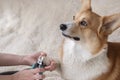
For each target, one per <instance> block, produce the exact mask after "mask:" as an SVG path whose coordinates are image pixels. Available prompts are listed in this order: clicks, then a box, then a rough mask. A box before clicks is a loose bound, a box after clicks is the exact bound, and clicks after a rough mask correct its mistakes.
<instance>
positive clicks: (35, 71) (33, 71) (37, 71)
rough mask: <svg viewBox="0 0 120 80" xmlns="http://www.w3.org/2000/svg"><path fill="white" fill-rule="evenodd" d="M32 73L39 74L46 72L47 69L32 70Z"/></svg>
mask: <svg viewBox="0 0 120 80" xmlns="http://www.w3.org/2000/svg"><path fill="white" fill-rule="evenodd" d="M31 72H32V73H33V74H36V73H39V72H45V69H43V68H36V69H31Z"/></svg>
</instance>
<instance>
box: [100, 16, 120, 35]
mask: <svg viewBox="0 0 120 80" xmlns="http://www.w3.org/2000/svg"><path fill="white" fill-rule="evenodd" d="M119 27H120V14H115V15H111V16H105V17H103V19H102V25H101V27H100V30H99V33H101V32H102V33H103V34H104V35H107V36H108V35H109V34H111V33H112V32H113V31H115V30H116V29H118V28H119Z"/></svg>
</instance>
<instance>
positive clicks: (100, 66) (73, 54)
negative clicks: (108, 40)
mask: <svg viewBox="0 0 120 80" xmlns="http://www.w3.org/2000/svg"><path fill="white" fill-rule="evenodd" d="M106 53H107V49H106V50H104V51H102V54H100V55H99V56H96V57H94V58H92V55H91V53H89V51H85V49H83V48H82V47H81V46H79V45H77V44H76V43H75V42H74V41H71V40H66V41H65V45H64V55H63V63H62V66H61V67H62V75H63V77H64V78H65V80H93V79H94V78H96V77H98V76H100V75H101V74H102V73H105V72H107V71H108V67H109V60H108V58H107V56H106Z"/></svg>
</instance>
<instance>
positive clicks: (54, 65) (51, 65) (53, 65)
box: [45, 60, 57, 71]
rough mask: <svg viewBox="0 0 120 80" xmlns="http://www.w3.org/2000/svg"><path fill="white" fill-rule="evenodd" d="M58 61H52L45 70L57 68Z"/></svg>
mask: <svg viewBox="0 0 120 80" xmlns="http://www.w3.org/2000/svg"><path fill="white" fill-rule="evenodd" d="M56 66H57V65H56V63H55V61H53V60H52V61H51V64H50V65H49V66H46V67H45V70H49V71H52V70H55V69H56Z"/></svg>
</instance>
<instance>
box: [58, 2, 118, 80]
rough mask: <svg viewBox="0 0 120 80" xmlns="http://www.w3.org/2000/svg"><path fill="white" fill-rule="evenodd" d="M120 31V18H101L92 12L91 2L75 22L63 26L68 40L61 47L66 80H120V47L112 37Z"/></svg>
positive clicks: (84, 6) (86, 4)
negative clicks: (111, 35)
mask: <svg viewBox="0 0 120 80" xmlns="http://www.w3.org/2000/svg"><path fill="white" fill-rule="evenodd" d="M119 27H120V14H114V15H110V16H100V15H98V14H96V13H95V12H93V11H92V8H91V0H82V7H81V10H80V12H78V13H77V14H76V15H75V17H74V20H73V22H70V23H64V24H61V25H60V29H61V31H62V35H63V36H65V39H64V41H63V44H62V46H61V53H60V56H61V73H62V76H63V78H64V79H65V80H120V43H113V42H108V41H107V39H108V36H109V35H110V34H111V33H112V32H113V31H115V30H116V29H118V28H119Z"/></svg>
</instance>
